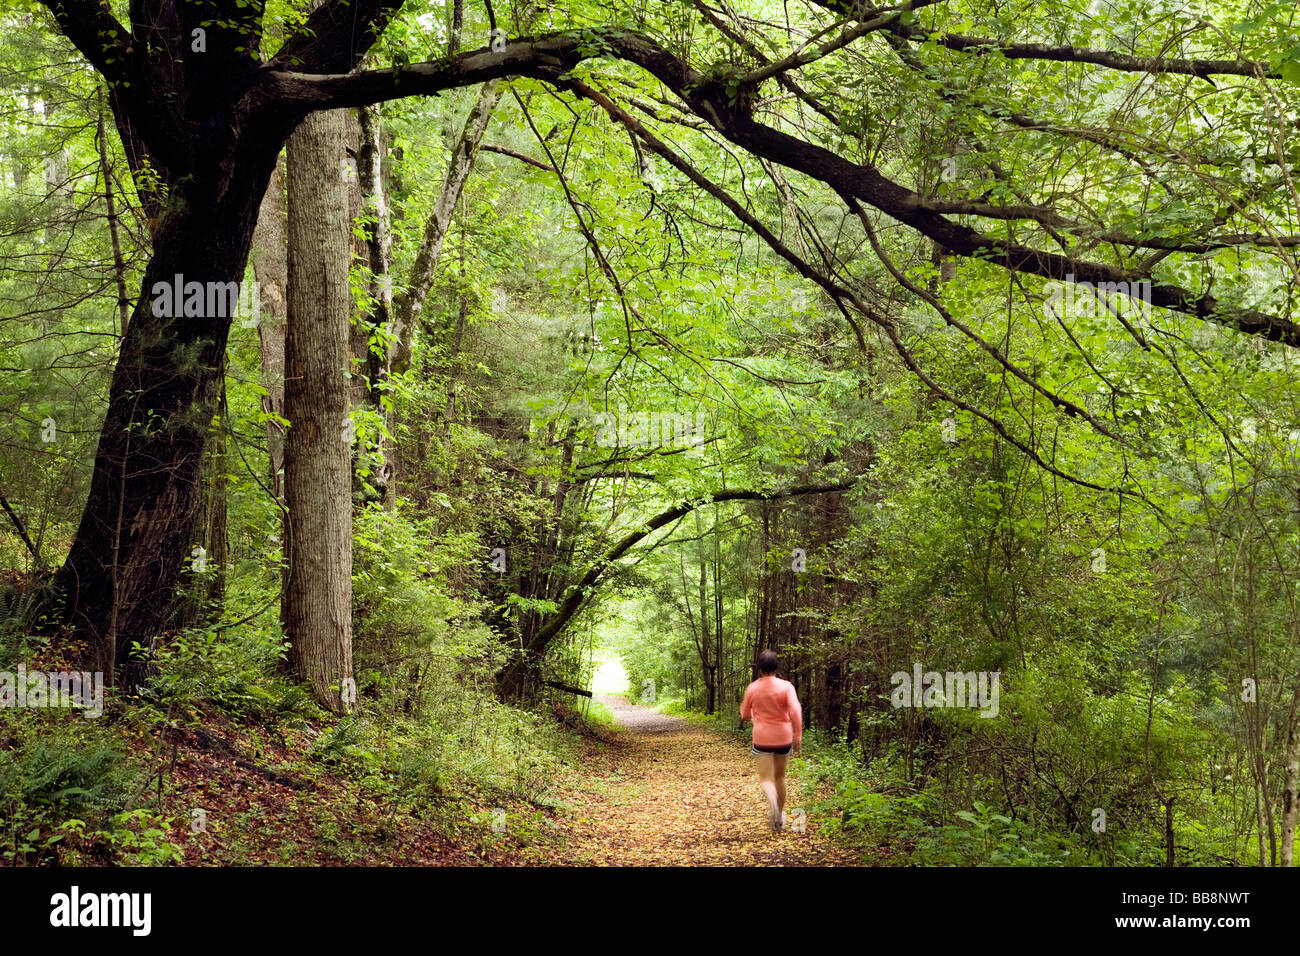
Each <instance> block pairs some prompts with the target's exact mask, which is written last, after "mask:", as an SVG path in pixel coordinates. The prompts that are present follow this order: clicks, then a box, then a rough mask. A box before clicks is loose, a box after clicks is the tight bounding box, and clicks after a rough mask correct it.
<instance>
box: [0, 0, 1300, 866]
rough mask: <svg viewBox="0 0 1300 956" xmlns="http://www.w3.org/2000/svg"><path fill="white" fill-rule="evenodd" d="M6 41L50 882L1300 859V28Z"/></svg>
mask: <svg viewBox="0 0 1300 956" xmlns="http://www.w3.org/2000/svg"><path fill="white" fill-rule="evenodd" d="M0 26H2V27H3V29H2V30H0V422H2V423H3V429H2V430H0V507H2V509H3V514H2V515H0V569H3V570H0V854H3V857H2V858H0V859H2V860H3V862H4V864H5V865H12V866H33V865H95V864H104V863H115V864H116V863H121V864H144V865H150V864H153V865H158V864H188V865H195V864H249V863H299V864H302V863H307V864H312V863H339V862H342V863H408V864H409V863H425V864H435V863H452V864H478V863H483V862H496V863H506V864H514V863H519V864H529V863H543V864H545V863H556V862H564V863H573V864H586V863H594V862H607V863H608V862H613V863H636V862H669V863H677V864H682V863H687V864H689V863H694V862H699V863H717V862H729V863H745V862H755V861H760V862H805V863H818V864H831V863H837V864H839V863H844V864H850V865H854V864H856V865H898V864H923V865H951V864H957V865H989V864H1013V865H1028V866H1106V865H1112V866H1113V865H1126V866H1153V867H1154V866H1179V867H1192V866H1222V865H1232V866H1291V865H1293V862H1294V845H1295V831H1296V823H1297V816H1298V815H1300V351H1298V350H1300V324H1298V322H1297V319H1296V317H1295V315H1294V310H1295V308H1296V307H1297V304H1300V265H1298V264H1297V260H1296V257H1295V251H1296V249H1297V248H1298V247H1300V191H1297V190H1298V184H1297V181H1296V179H1295V171H1294V170H1293V169H1292V166H1291V163H1292V162H1293V161H1294V162H1298V163H1300V156H1297V150H1300V144H1297V143H1293V142H1292V141H1291V139H1290V134H1291V132H1293V131H1294V130H1295V128H1296V124H1297V122H1298V121H1300V95H1298V94H1297V85H1296V84H1297V83H1300V22H1297V12H1296V10H1295V8H1294V7H1293V6H1292V5H1291V4H1284V3H1277V2H1266V0H1215V2H1213V3H1211V2H1207V0H909V2H906V3H901V4H893V5H883V4H882V5H879V6H877V5H873V4H872V3H869V2H859V0H671V2H650V0H511V2H509V3H507V2H506V0H495V2H488V0H484V2H481V3H480V2H478V0H445V2H443V0H316V2H312V0H129V2H128V0H40V2H37V0H4V3H3V6H0ZM764 650H774V651H776V652H777V654H778V656H779V658H780V661H781V669H780V673H781V674H782V676H783V677H785V678H786V679H788V680H789V681H790V682H791V683H792V684H793V685H794V688H795V689H796V690H797V693H798V697H799V700H800V701H801V703H802V707H803V722H804V726H805V727H806V738H805V739H806V742H805V745H804V748H803V751H802V753H801V754H800V755H799V756H798V757H797V758H796V759H794V760H792V762H791V773H792V775H793V781H794V784H793V785H797V786H798V787H799V788H800V790H799V794H800V795H799V797H798V798H797V800H798V803H797V804H794V803H793V801H794V800H795V799H796V798H793V797H792V798H791V799H792V805H797V806H798V811H797V814H798V820H799V823H800V825H799V826H797V827H793V828H791V829H790V830H789V831H787V832H785V833H782V834H780V835H779V836H777V837H774V836H773V835H771V834H767V833H764V832H763V830H762V826H761V808H760V803H759V799H758V796H757V793H758V791H757V789H756V788H755V786H754V784H753V781H752V780H751V779H750V778H749V777H747V776H746V774H750V773H752V770H751V768H750V766H749V763H748V761H749V758H748V756H747V754H748V746H749V744H748V737H747V735H746V732H745V731H743V730H741V729H739V728H738V708H739V707H740V704H741V699H742V694H743V693H744V692H745V689H746V687H747V686H748V685H749V684H750V682H751V681H753V680H754V679H755V677H756V675H757V670H756V662H757V660H758V655H759V654H760V652H762V651H764ZM655 734H661V735H666V736H662V737H661V738H655V737H654V735H655ZM655 739H658V740H659V743H647V741H652V740H655ZM656 748H657V749H656ZM710 768H720V769H710ZM688 769H689V772H687V771H688ZM724 770H725V773H724ZM710 774H713V775H714V776H712V777H711V776H710ZM629 775H631V777H634V778H635V779H636V780H637V781H638V783H637V784H636V787H635V788H633V789H632V790H629V791H627V792H626V793H625V792H624V791H623V790H621V789H619V788H620V787H623V786H624V782H625V781H626V780H627V779H631V777H629ZM692 788H695V789H692ZM715 794H716V795H720V796H718V799H719V800H722V799H724V798H725V800H727V801H730V802H729V803H727V804H726V809H725V812H724V810H723V809H721V807H722V804H718V805H715V804H713V803H710V802H709V800H711V799H712V796H711V795H715ZM697 797H698V798H699V799H697ZM706 797H707V799H706ZM637 800H646V801H648V800H660V801H673V802H674V805H675V804H678V803H682V802H683V801H685V803H686V804H689V805H691V806H706V805H707V806H710V807H714V809H713V810H707V811H702V813H703V817H705V818H708V819H707V820H706V821H705V822H700V820H699V819H696V820H694V822H692V823H691V824H690V825H689V827H688V825H687V824H686V823H680V824H679V830H678V831H674V829H673V828H674V826H675V825H678V824H674V823H673V819H678V818H672V817H663V815H662V814H660V815H659V816H660V819H658V820H657V822H656V823H655V824H654V826H655V828H656V829H655V830H654V831H646V832H645V833H642V831H639V830H635V828H636V827H637V826H640V825H641V824H640V822H639V821H640V820H641V819H642V817H640V816H638V815H637V812H638V811H637V809H636V808H637V806H639V805H640V806H645V804H637V802H636V801H637ZM629 801H630V802H629ZM664 805H667V803H665V804H664ZM711 813H712V814H713V817H710V816H709V815H710V814H711ZM746 814H749V816H748V817H747V816H746ZM714 817H716V819H714ZM805 820H806V829H805V823H804V821H805ZM727 828H731V829H727ZM634 830H635V832H637V833H640V834H641V836H639V837H638V838H637V839H636V840H635V841H632V840H630V838H625V837H624V836H621V835H620V834H625V833H627V832H633V831H634ZM724 830H725V831H726V832H727V833H733V832H736V833H739V832H741V831H743V832H744V833H745V834H747V835H746V836H744V839H743V841H741V842H739V843H734V844H733V843H732V842H729V841H730V837H727V838H726V839H724V838H723V837H722V836H719V835H717V834H720V833H722V832H723V831H724ZM688 831H689V834H690V836H689V839H688V838H687V837H685V836H683V835H682V834H685V833H687V832H688ZM751 831H752V832H751ZM814 837H815V839H814ZM736 839H737V840H740V839H741V838H740V837H737V838H736ZM656 841H660V842H658V843H657V842H656ZM683 841H684V842H683ZM744 841H748V842H744ZM661 844H662V845H661ZM657 847H658V849H656V848H657ZM814 847H815V849H813V848H814Z"/></svg>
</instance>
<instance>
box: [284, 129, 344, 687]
mask: <svg viewBox="0 0 1300 956" xmlns="http://www.w3.org/2000/svg"><path fill="white" fill-rule="evenodd" d="M347 116H348V114H347V112H346V111H344V110H331V111H329V112H324V113H316V114H313V115H312V116H310V117H308V118H307V119H306V120H304V121H303V123H302V125H301V126H299V128H298V130H297V131H296V132H295V133H294V134H293V136H292V137H291V138H290V140H289V175H288V182H289V322H288V328H287V334H286V337H285V367H286V373H287V374H286V377H285V389H284V403H285V417H286V418H288V419H289V432H288V441H287V443H286V448H285V473H284V491H285V499H286V502H287V505H288V509H289V533H288V540H287V542H286V547H287V549H288V551H287V553H288V559H289V571H288V579H287V581H286V585H285V594H284V601H283V606H282V620H283V622H284V631H285V634H286V636H287V637H288V638H289V641H290V662H291V664H292V666H293V667H294V669H295V671H296V673H297V674H298V676H299V677H300V678H301V679H302V680H303V681H304V682H305V683H306V684H307V685H308V686H309V687H310V688H311V690H312V693H313V695H314V696H315V697H316V699H317V700H318V701H320V702H321V703H322V704H323V705H325V706H326V707H329V708H330V709H331V710H334V711H335V712H338V713H346V712H348V711H350V710H351V709H352V704H353V703H354V702H355V700H356V696H355V690H356V685H355V683H354V682H353V676H352V495H351V484H352V469H351V456H350V450H351V443H352V429H351V428H350V427H349V425H350V418H349V403H348V388H347V370H348V364H349V362H350V358H351V355H350V350H349V347H348V346H349V343H348V338H349V329H348V311H349V306H350V304H351V294H350V291H349V288H348V265H349V234H350V231H351V230H350V225H351V223H350V220H349V218H348V183H347V182H346V181H345V180H346V178H347V176H346V173H345V170H347V169H348V167H347V164H346V161H347V154H346V149H345V144H346V119H347Z"/></svg>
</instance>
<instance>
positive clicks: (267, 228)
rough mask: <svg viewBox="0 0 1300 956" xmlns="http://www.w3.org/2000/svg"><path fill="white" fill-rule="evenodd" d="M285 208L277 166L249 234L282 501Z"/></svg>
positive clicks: (265, 404)
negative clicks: (251, 232)
mask: <svg viewBox="0 0 1300 956" xmlns="http://www.w3.org/2000/svg"><path fill="white" fill-rule="evenodd" d="M286 228H287V226H286V223H285V208H284V174H283V173H282V172H281V171H280V166H279V165H278V164H277V165H276V167H275V172H274V174H273V175H272V176H271V183H270V185H268V186H267V187H266V195H265V196H263V197H262V205H261V208H260V210H259V211H258V214H257V228H256V229H255V230H254V231H253V251H252V259H253V275H254V276H255V277H256V280H257V284H258V289H259V297H260V303H259V307H260V310H261V311H260V315H259V318H258V323H257V338H258V342H259V343H260V345H261V352H262V386H263V387H264V388H265V389H266V395H265V396H263V398H262V411H263V412H265V413H266V414H267V415H268V416H271V417H270V418H269V419H268V420H267V423H266V450H267V459H268V460H267V473H268V476H269V478H270V482H271V483H270V488H271V493H272V494H273V495H274V496H275V500H276V501H277V502H283V500H284V425H282V424H281V423H280V422H279V421H278V419H281V418H283V417H284V327H285V320H286V318H287V315H288V294H289V293H288V289H289V260H288V246H287V239H286V238H285V231H286Z"/></svg>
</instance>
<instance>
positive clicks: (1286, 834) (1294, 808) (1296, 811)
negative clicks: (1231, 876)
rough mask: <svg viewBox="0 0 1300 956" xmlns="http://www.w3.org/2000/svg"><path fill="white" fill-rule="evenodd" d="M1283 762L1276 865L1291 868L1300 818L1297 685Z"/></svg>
mask: <svg viewBox="0 0 1300 956" xmlns="http://www.w3.org/2000/svg"><path fill="white" fill-rule="evenodd" d="M1282 760H1283V768H1282V848H1281V852H1280V853H1279V864H1280V865H1281V866H1294V865H1295V828H1296V818H1297V816H1298V815H1300V685H1297V687H1296V689H1295V693H1294V694H1293V695H1292V697H1291V713H1290V716H1289V720H1288V721H1287V735H1286V754H1285V756H1284V757H1283V758H1282Z"/></svg>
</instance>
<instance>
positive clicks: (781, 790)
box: [772, 754, 790, 813]
mask: <svg viewBox="0 0 1300 956" xmlns="http://www.w3.org/2000/svg"><path fill="white" fill-rule="evenodd" d="M789 760H790V758H789V757H788V756H787V755H785V754H772V777H773V783H775V784H776V809H777V812H778V813H781V812H783V811H784V810H785V766H786V764H787V763H788V762H789Z"/></svg>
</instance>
